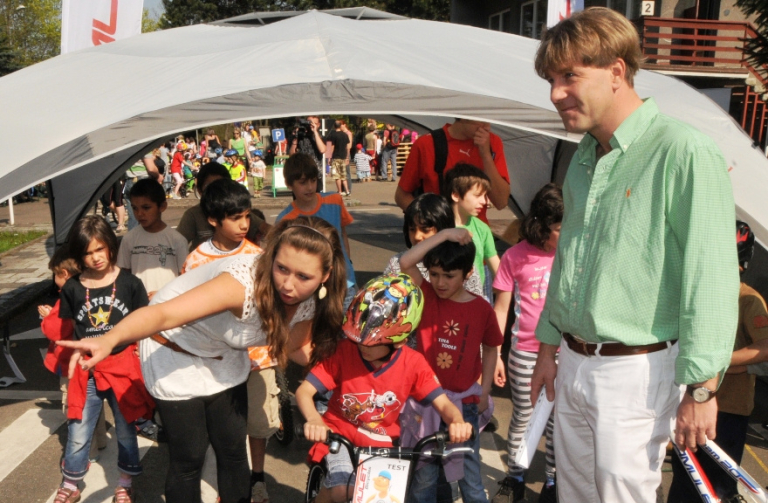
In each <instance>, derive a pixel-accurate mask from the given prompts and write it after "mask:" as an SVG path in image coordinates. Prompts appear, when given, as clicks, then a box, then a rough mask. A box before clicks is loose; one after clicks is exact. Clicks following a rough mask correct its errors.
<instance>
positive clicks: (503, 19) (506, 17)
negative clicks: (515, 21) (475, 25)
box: [488, 9, 512, 33]
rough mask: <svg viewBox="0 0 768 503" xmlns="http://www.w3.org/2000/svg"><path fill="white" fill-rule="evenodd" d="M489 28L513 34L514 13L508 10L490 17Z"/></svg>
mask: <svg viewBox="0 0 768 503" xmlns="http://www.w3.org/2000/svg"><path fill="white" fill-rule="evenodd" d="M488 28H489V29H491V30H495V31H505V32H507V33H512V11H511V10H509V9H507V10H503V11H501V12H497V13H496V14H493V15H491V16H488Z"/></svg>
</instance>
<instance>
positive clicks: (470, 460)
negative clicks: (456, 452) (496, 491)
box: [406, 403, 488, 503]
mask: <svg viewBox="0 0 768 503" xmlns="http://www.w3.org/2000/svg"><path fill="white" fill-rule="evenodd" d="M461 412H462V415H463V416H464V421H466V422H468V423H470V424H471V425H472V427H473V428H474V429H475V431H477V415H478V414H477V404H474V403H465V404H463V406H462V411H461ZM465 445H469V446H470V447H472V450H473V452H472V453H471V454H469V453H467V454H465V455H464V478H462V479H461V480H459V489H461V498H462V500H463V501H464V503H488V496H486V494H485V489H484V488H483V479H482V477H481V475H480V435H479V434H478V435H476V436H475V440H474V441H473V442H471V443H467V444H465ZM439 473H440V461H439V460H436V461H434V462H430V463H428V464H426V465H424V466H423V467H421V468H420V469H418V470H416V473H415V474H414V476H413V481H412V482H411V488H410V490H409V491H408V493H409V494H408V497H407V498H406V501H408V503H435V502H436V501H437V481H438V476H439Z"/></svg>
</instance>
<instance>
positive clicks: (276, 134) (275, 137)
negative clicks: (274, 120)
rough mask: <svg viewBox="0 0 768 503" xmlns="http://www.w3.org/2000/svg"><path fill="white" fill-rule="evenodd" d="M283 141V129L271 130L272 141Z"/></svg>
mask: <svg viewBox="0 0 768 503" xmlns="http://www.w3.org/2000/svg"><path fill="white" fill-rule="evenodd" d="M283 140H285V129H283V128H280V129H273V130H272V141H273V142H275V143H278V142H281V141H283Z"/></svg>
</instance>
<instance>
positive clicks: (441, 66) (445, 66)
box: [0, 9, 768, 243]
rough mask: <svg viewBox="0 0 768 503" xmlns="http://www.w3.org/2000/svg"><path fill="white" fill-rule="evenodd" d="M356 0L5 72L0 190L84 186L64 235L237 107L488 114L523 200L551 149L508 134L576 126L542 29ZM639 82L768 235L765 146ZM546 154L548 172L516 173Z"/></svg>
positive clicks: (63, 211) (234, 117)
mask: <svg viewBox="0 0 768 503" xmlns="http://www.w3.org/2000/svg"><path fill="white" fill-rule="evenodd" d="M361 12H362V14H363V15H364V16H365V15H368V16H369V18H368V19H366V20H365V21H361V20H357V19H350V18H348V17H343V16H341V15H330V14H326V13H323V12H318V11H309V12H306V13H303V14H300V15H291V16H290V17H287V18H285V19H283V20H280V21H278V22H274V23H269V22H267V21H265V24H263V25H262V24H261V21H255V22H256V23H257V24H246V25H235V23H233V22H231V21H233V20H228V21H229V22H227V23H224V24H204V25H195V26H189V27H184V28H176V29H171V30H165V31H160V32H153V33H147V34H143V35H139V36H136V37H133V38H130V39H126V40H121V41H117V42H114V43H111V44H107V45H102V46H99V47H94V48H90V49H85V50H81V51H76V52H73V53H69V54H65V55H61V56H58V57H55V58H52V59H50V60H47V61H44V62H42V63H39V64H37V65H34V66H32V67H29V68H25V69H23V70H20V71H18V72H15V73H13V74H10V75H7V76H5V77H2V78H0V110H3V113H4V117H5V118H6V120H4V121H2V122H0V136H1V137H2V138H4V141H5V142H6V144H7V145H9V146H11V147H12V148H8V149H6V151H5V154H6V155H5V157H4V162H3V163H2V164H0V200H2V199H4V198H6V197H7V196H9V195H11V194H14V193H16V192H18V191H20V190H22V189H24V188H26V187H29V186H31V185H33V184H35V183H38V182H40V181H44V180H47V179H50V178H54V179H55V180H56V179H58V180H59V182H62V181H63V180H66V184H64V185H63V186H64V187H68V186H69V185H71V184H78V185H80V187H78V188H77V189H76V190H75V189H74V188H73V189H72V193H76V194H78V198H71V197H69V195H67V197H66V198H62V197H61V195H62V194H61V191H59V197H58V199H57V201H56V202H55V205H56V207H57V208H56V211H57V213H58V214H59V215H60V216H62V218H58V217H57V218H56V221H55V222H54V223H55V225H56V227H57V240H59V237H60V236H59V235H60V234H61V233H65V232H66V229H65V228H64V227H66V224H67V222H68V221H70V222H71V220H72V219H73V218H76V217H77V216H78V215H79V214H80V213H81V212H82V211H83V210H84V207H85V205H86V204H87V203H88V202H89V201H91V200H92V199H93V197H91V198H90V199H89V198H86V197H85V195H86V194H88V193H89V190H90V193H91V194H93V193H94V192H95V191H97V190H99V189H100V188H102V187H105V186H106V185H105V184H106V183H107V182H108V179H109V178H110V177H112V178H114V177H115V173H117V172H119V170H120V169H122V168H123V167H125V166H127V165H129V164H130V163H131V162H132V161H134V160H135V159H137V158H139V157H140V155H141V154H142V153H143V151H145V149H146V148H149V147H150V146H151V145H152V144H153V142H154V144H158V143H160V141H161V140H163V139H166V138H168V137H170V136H172V135H173V134H174V133H177V132H179V131H188V130H190V129H194V128H199V127H205V126H208V125H214V124H221V123H226V122H232V121H242V120H251V119H262V118H271V117H286V116H294V115H307V114H310V113H314V114H331V113H334V114H350V115H365V116H377V115H396V116H408V117H416V116H429V117H464V118H472V119H478V120H486V121H489V122H491V123H492V124H494V127H495V128H496V130H497V131H499V132H500V133H504V134H506V135H507V137H508V139H509V141H508V142H506V143H505V152H507V159H508V162H509V164H510V174H512V175H513V180H512V195H513V196H516V197H517V198H518V199H519V200H521V201H522V203H523V205H527V204H528V201H524V199H525V197H528V198H530V197H531V196H532V194H533V193H534V192H535V189H537V188H538V186H534V187H526V186H524V184H525V183H539V182H540V181H541V180H542V176H543V179H544V180H545V181H546V180H547V179H548V176H549V172H550V171H551V166H547V165H546V162H549V163H550V164H551V158H550V159H545V161H546V162H544V163H543V167H542V162H541V161H539V162H538V163H536V164H532V165H530V166H528V165H524V166H523V165H514V166H513V164H514V163H515V162H519V160H518V159H516V158H515V157H512V156H510V155H509V152H510V149H514V148H515V139H516V138H522V139H524V141H521V142H519V145H518V146H517V148H519V149H522V150H526V149H528V150H531V149H530V146H531V144H535V146H536V148H533V149H532V151H537V150H536V149H539V150H540V151H541V153H542V154H544V153H545V152H549V154H548V155H550V157H551V150H552V149H551V145H552V144H553V143H552V142H553V140H551V139H558V138H559V139H565V140H569V141H578V139H579V138H580V137H579V136H578V135H571V134H568V133H567V132H565V130H564V129H563V126H562V122H561V121H560V118H559V116H558V115H557V113H556V111H555V109H554V107H553V105H552V104H551V102H550V100H549V87H548V84H547V83H546V82H545V81H543V80H542V79H540V78H539V77H538V76H537V75H536V74H535V73H534V71H533V62H532V61H533V56H534V54H535V51H536V47H537V45H538V41H536V40H532V39H528V38H523V37H519V36H515V35H510V34H506V33H500V32H495V31H491V30H484V29H479V28H473V27H469V26H463V25H456V24H448V23H440V22H433V21H422V20H414V19H391V16H389V15H387V17H386V18H384V19H382V20H373V19H370V17H374V16H375V15H379V14H376V12H377V11H373V10H371V9H367V10H363V11H361ZM359 14H360V13H358V15H359ZM261 16H262V17H261V19H262V20H264V19H267V18H268V16H267V14H261ZM241 17H242V16H241ZM350 17H352V16H351V14H350ZM233 19H234V20H237V19H238V18H233ZM254 19H256V18H254ZM256 27H258V28H259V29H253V28H256ZM364 39H365V40H392V41H396V42H397V46H398V47H400V48H403V49H402V50H401V51H400V52H398V53H394V52H393V53H392V54H391V57H387V55H386V54H384V56H383V55H382V49H381V46H380V45H373V44H359V43H355V42H354V41H356V40H364ZM374 63H375V64H374ZM636 88H637V90H638V92H639V94H640V95H641V97H647V96H654V97H655V98H656V101H657V103H658V104H659V107H660V108H661V110H662V111H663V112H665V113H667V114H669V115H672V116H674V117H677V118H679V119H681V120H683V121H686V122H689V123H691V124H693V125H694V126H696V127H698V128H699V129H701V130H702V131H703V132H704V133H706V134H708V135H709V136H711V137H712V138H714V139H715V141H716V142H717V143H718V145H719V146H720V147H721V149H722V150H723V152H724V154H725V157H726V160H727V162H728V164H729V166H730V167H731V178H732V181H733V186H734V191H735V195H736V202H737V213H738V214H739V216H740V217H741V218H743V219H745V220H747V221H748V222H749V223H750V224H751V225H752V227H753V229H754V230H755V232H756V234H757V236H758V239H759V240H760V241H761V242H762V243H768V223H767V222H766V221H765V219H766V216H767V215H768V198H765V197H764V195H763V194H762V192H763V189H760V188H761V187H762V188H764V187H766V186H768V169H766V167H768V160H766V158H765V156H764V155H762V154H761V152H759V151H758V150H756V149H754V148H752V146H751V140H750V139H749V138H748V137H747V136H746V135H744V134H743V132H742V131H740V129H739V127H738V126H737V125H736V123H735V122H734V121H733V120H732V119H731V118H730V117H729V116H728V115H727V114H726V113H725V112H723V111H722V110H721V109H720V108H719V107H717V106H716V105H715V104H714V103H713V102H712V101H710V100H709V99H708V98H706V97H705V96H703V95H701V94H700V93H698V92H697V91H695V90H694V89H692V88H690V87H688V86H687V85H686V84H684V83H682V82H680V81H678V80H676V79H674V78H671V77H666V76H663V75H660V74H655V73H652V72H647V71H641V72H640V73H639V75H638V76H637V78H636ZM8 118H12V120H8ZM502 129H503V130H504V131H502ZM547 138H550V140H547ZM537 139H538V140H539V141H537ZM542 140H543V141H542ZM528 158H529V159H531V162H534V161H535V159H533V158H532V156H530V155H529V156H528ZM83 168H87V169H83ZM542 169H543V170H544V174H543V175H537V176H533V177H525V176H523V175H524V174H525V173H526V170H532V171H536V170H542ZM75 170H77V171H75ZM81 170H82V172H81ZM69 172H72V174H71V175H67V173H69ZM86 173H87V174H88V176H87V177H85V176H83V175H85V174H86ZM518 175H520V176H518ZM118 176H119V175H118ZM67 184H69V185H67ZM539 185H540V184H539ZM59 186H62V185H61V183H60V184H59ZM515 190H517V191H519V193H518V194H515ZM761 220H762V221H761ZM67 228H68V227H67ZM60 229H61V230H60Z"/></svg>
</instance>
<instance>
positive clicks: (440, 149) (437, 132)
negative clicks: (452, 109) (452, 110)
mask: <svg viewBox="0 0 768 503" xmlns="http://www.w3.org/2000/svg"><path fill="white" fill-rule="evenodd" d="M430 134H431V135H432V142H433V143H434V148H435V166H434V168H435V173H437V183H438V186H439V187H440V194H441V195H442V193H443V172H444V171H445V165H446V164H447V163H448V137H447V136H446V135H445V130H443V128H437V129H433V130H432V131H430Z"/></svg>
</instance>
